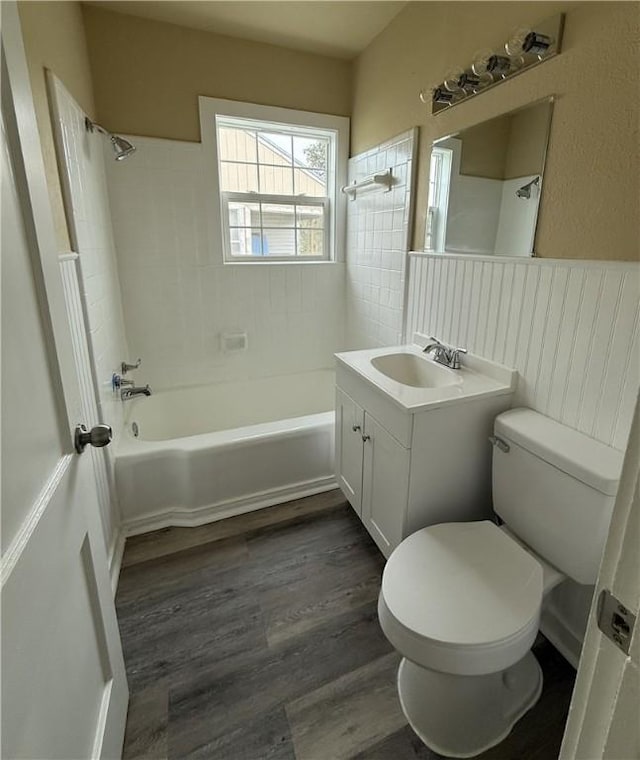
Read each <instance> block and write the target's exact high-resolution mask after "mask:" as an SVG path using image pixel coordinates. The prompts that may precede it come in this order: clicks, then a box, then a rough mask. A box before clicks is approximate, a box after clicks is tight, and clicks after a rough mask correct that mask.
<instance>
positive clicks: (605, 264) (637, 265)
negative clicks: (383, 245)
mask: <svg viewBox="0 0 640 760" xmlns="http://www.w3.org/2000/svg"><path fill="white" fill-rule="evenodd" d="M409 256H415V257H416V258H423V259H435V260H437V261H442V260H443V259H445V260H446V259H463V260H466V261H492V262H493V263H496V262H498V263H504V264H512V263H518V264H527V265H528V266H562V267H583V268H586V269H589V268H591V267H593V268H598V269H605V268H606V269H622V270H628V271H633V270H634V269H637V270H638V273H639V274H640V262H639V261H608V260H607V259H548V258H540V257H537V256H500V255H497V254H489V255H487V254H481V253H436V252H434V251H409Z"/></svg>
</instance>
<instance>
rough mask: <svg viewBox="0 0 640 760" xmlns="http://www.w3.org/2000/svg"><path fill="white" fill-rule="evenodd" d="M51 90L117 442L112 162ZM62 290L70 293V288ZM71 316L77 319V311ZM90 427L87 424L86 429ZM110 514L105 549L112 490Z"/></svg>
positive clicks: (120, 344) (99, 379) (102, 405)
mask: <svg viewBox="0 0 640 760" xmlns="http://www.w3.org/2000/svg"><path fill="white" fill-rule="evenodd" d="M53 85H54V97H55V105H56V124H55V126H56V134H57V137H58V138H59V142H60V143H61V147H62V151H61V152H62V155H61V158H62V159H63V162H64V169H65V171H64V172H63V184H64V194H65V203H66V204H67V207H68V208H69V207H70V211H71V213H70V214H69V223H70V233H71V241H72V245H73V247H74V250H75V251H76V252H77V253H78V254H79V259H78V261H77V262H76V265H77V267H78V272H77V275H78V282H79V287H80V291H81V299H82V309H83V311H84V312H85V314H86V319H87V321H88V326H89V335H88V341H89V346H90V357H89V358H90V361H91V372H92V376H93V384H94V391H95V394H96V402H97V405H98V415H99V419H100V420H101V421H103V422H106V423H108V424H110V425H111V426H112V428H113V430H114V434H115V436H116V438H117V436H118V435H119V434H120V432H121V430H122V424H123V408H122V402H121V401H120V400H119V398H118V397H117V395H115V394H114V393H113V391H112V389H111V375H112V373H113V372H115V371H117V369H118V367H119V365H120V362H121V361H122V360H123V359H125V358H127V357H128V355H129V354H128V349H127V340H126V335H125V329H124V320H123V315H122V303H121V296H120V283H119V279H118V270H117V263H116V256H115V251H114V243H113V234H112V228H111V211H110V208H109V198H108V193H107V185H106V178H105V155H106V157H107V160H109V161H110V162H113V163H115V162H114V161H113V158H112V155H113V154H112V151H111V148H110V146H109V144H108V142H107V141H106V140H105V138H104V137H102V136H101V135H99V134H97V133H93V134H89V133H88V132H87V131H86V129H85V125H84V119H85V114H84V113H83V111H82V109H81V108H80V107H79V106H78V104H77V103H76V102H75V101H74V100H73V98H72V97H71V95H70V94H69V93H68V92H67V90H66V89H65V88H64V86H63V85H62V84H61V83H60V82H59V81H58V80H55V79H54V80H53ZM105 150H106V151H107V152H106V154H105ZM69 282H71V281H69ZM65 284H66V285H68V290H69V292H71V287H72V286H71V285H69V283H65ZM67 295H68V294H67ZM69 303H70V302H69V300H68V304H69ZM76 316H78V318H79V312H77V310H76ZM76 327H78V325H76ZM92 422H93V421H92V420H87V423H86V424H88V425H89V424H91V423H92ZM114 448H115V447H113V446H111V447H109V448H108V449H107V461H108V465H109V467H110V476H111V477H112V475H113V452H114ZM111 510H112V513H111V515H109V516H108V518H105V517H104V516H103V522H104V523H105V525H108V526H111V530H112V535H111V536H107V543H108V546H110V545H111V544H112V542H113V539H114V535H113V531H115V530H116V528H117V524H118V519H119V518H118V514H117V506H116V502H115V490H114V489H113V488H112V489H111Z"/></svg>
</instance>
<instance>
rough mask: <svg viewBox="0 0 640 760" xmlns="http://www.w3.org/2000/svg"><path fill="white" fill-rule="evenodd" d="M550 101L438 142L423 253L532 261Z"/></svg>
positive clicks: (430, 188) (435, 147) (532, 105)
mask: <svg viewBox="0 0 640 760" xmlns="http://www.w3.org/2000/svg"><path fill="white" fill-rule="evenodd" d="M552 108H553V99H551V98H549V99H545V100H543V101H538V102H536V103H533V104H531V105H529V106H526V107H525V108H520V109H518V110H516V111H511V112H509V113H506V114H503V115H502V116H497V117H496V118H493V119H490V120H489V121H485V122H482V123H481V124H477V125H475V126H473V127H469V128H468V129H464V130H462V131H461V132H458V133H456V134H453V135H449V136H447V137H443V138H441V139H439V140H436V141H435V142H434V143H433V146H432V149H431V165H430V170H429V206H428V208H427V222H426V229H425V246H424V247H425V250H426V251H432V252H437V253H479V254H485V255H486V254H497V255H502V256H532V255H534V241H535V231H536V222H537V219H538V206H539V203H540V193H541V192H542V187H543V172H544V163H545V157H546V153H547V143H548V140H549V127H550V124H551V111H552Z"/></svg>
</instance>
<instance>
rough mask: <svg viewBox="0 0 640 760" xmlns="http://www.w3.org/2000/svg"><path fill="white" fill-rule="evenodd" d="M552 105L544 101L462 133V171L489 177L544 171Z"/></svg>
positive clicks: (510, 176)
mask: <svg viewBox="0 0 640 760" xmlns="http://www.w3.org/2000/svg"><path fill="white" fill-rule="evenodd" d="M551 108H552V106H551V104H550V103H549V101H547V100H545V101H543V102H542V103H539V104H538V105H536V106H529V107H528V108H522V109H520V110H519V111H516V112H515V113H514V114H512V115H508V114H507V115H505V116H498V117H497V118H496V119H489V120H488V121H483V122H482V123H481V124H478V125H477V126H475V127H469V129H465V130H463V131H462V132H459V133H458V134H457V135H456V137H457V138H458V139H460V140H462V151H461V156H460V174H465V175H467V176H471V177H488V178H489V179H514V178H516V177H526V176H529V175H531V174H542V170H543V168H544V157H545V149H546V146H547V139H548V133H549V121H550V111H551Z"/></svg>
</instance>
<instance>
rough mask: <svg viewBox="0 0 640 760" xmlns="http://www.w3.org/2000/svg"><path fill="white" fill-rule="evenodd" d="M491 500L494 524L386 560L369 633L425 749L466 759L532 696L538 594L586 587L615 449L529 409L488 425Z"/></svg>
mask: <svg viewBox="0 0 640 760" xmlns="http://www.w3.org/2000/svg"><path fill="white" fill-rule="evenodd" d="M494 430H495V439H494V443H495V444H496V445H495V448H494V456H493V501H494V510H495V512H496V513H497V514H498V515H499V516H500V517H501V518H502V519H503V520H504V523H505V524H504V525H502V526H500V527H498V526H497V525H495V524H494V523H492V522H489V521H483V522H471V523H445V524H442V525H433V526H431V527H429V528H423V529H422V530H419V531H417V532H416V533H414V534H412V535H411V536H409V537H408V538H406V539H405V540H404V541H403V542H402V543H401V544H400V545H399V546H398V547H397V548H396V550H395V551H394V552H393V553H392V554H391V556H390V557H389V560H388V562H387V565H386V567H385V569H384V574H383V577H382V588H381V591H380V598H379V602H378V615H379V618H380V625H381V626H382V630H383V631H384V633H385V635H386V636H387V638H388V639H389V641H390V642H391V643H392V644H393V646H394V647H395V648H396V649H397V650H398V652H400V654H402V655H403V660H402V662H401V663H400V668H399V671H398V693H399V696H400V702H401V704H402V709H403V711H404V713H405V715H406V717H407V720H408V721H409V723H410V725H411V727H412V728H413V730H414V731H415V732H416V734H418V736H419V737H420V738H421V739H422V740H423V742H424V743H425V744H427V745H428V746H429V747H430V748H431V749H433V750H435V751H436V752H439V753H440V754H443V755H448V756H450V757H472V756H474V755H477V754H479V753H480V752H482V751H484V750H486V749H488V748H489V747H492V746H493V745H495V744H498V743H499V742H500V741H502V739H504V738H505V736H506V735H507V734H508V733H509V731H510V730H511V728H512V727H513V725H514V724H515V722H516V721H517V720H518V719H519V718H520V717H521V716H522V715H523V714H524V713H525V712H526V711H527V710H528V709H530V708H531V707H532V706H533V705H534V704H535V703H536V701H537V699H538V697H539V695H540V692H541V690H542V672H541V670H540V666H539V665H538V663H537V661H536V659H535V657H534V656H533V654H532V653H531V652H530V651H529V650H530V649H531V646H532V644H533V642H534V640H535V638H536V634H537V632H538V623H539V619H540V611H541V607H542V602H543V597H544V595H545V594H546V593H547V592H548V591H550V590H551V589H552V588H553V587H554V586H555V585H557V584H558V583H560V582H561V581H562V580H563V579H564V578H565V577H569V578H573V580H575V581H577V582H578V583H582V584H593V583H595V580H596V576H597V573H598V566H599V562H600V556H601V553H602V549H603V547H604V542H605V539H606V536H607V530H608V527H609V521H610V517H611V512H612V509H613V503H614V498H615V494H616V491H617V487H618V480H619V476H620V470H621V469H622V454H621V453H620V452H618V451H617V450H615V449H611V448H610V447H608V446H605V445H604V444H601V443H599V442H598V441H595V440H594V439H592V438H588V437H587V436H585V435H583V434H582V433H579V432H577V431H575V430H572V429H570V428H568V427H566V426H564V425H561V424H560V423H558V422H555V421H553V420H551V419H549V418H548V417H545V416H543V415H541V414H538V413H537V412H534V411H532V410H530V409H512V410H510V411H508V412H504V413H503V414H501V415H499V416H498V417H497V418H496V421H495V428H494Z"/></svg>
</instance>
